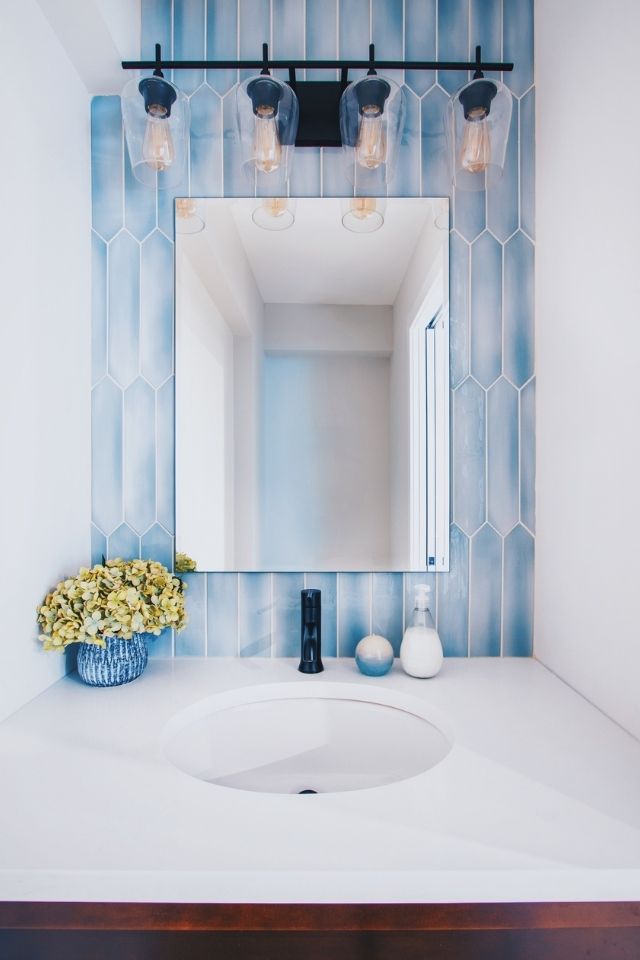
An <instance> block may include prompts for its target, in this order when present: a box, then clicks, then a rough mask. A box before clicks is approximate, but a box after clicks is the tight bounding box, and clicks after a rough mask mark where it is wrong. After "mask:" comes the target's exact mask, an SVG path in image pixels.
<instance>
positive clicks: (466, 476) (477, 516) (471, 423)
mask: <svg viewBox="0 0 640 960" xmlns="http://www.w3.org/2000/svg"><path fill="white" fill-rule="evenodd" d="M485 402H486V401H485V392H484V390H483V389H482V387H480V386H478V384H477V383H476V382H475V380H472V379H471V378H470V377H469V378H468V379H467V380H465V381H464V383H463V384H461V385H460V386H459V387H458V388H457V390H455V391H454V394H453V445H452V446H453V465H452V466H453V519H454V521H455V523H456V524H457V525H458V526H459V527H460V529H461V530H464V532H465V533H468V534H472V533H474V531H475V530H477V529H478V527H480V526H481V525H482V524H483V523H484V521H485V516H486V489H485V456H486V450H485V431H486V410H485Z"/></svg>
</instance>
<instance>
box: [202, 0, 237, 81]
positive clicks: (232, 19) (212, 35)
mask: <svg viewBox="0 0 640 960" xmlns="http://www.w3.org/2000/svg"><path fill="white" fill-rule="evenodd" d="M237 32H238V0H215V3H207V60H227V59H228V57H229V44H230V43H231V46H232V49H234V50H235V45H236V36H237ZM237 74H238V71H237V70H208V71H207V83H208V84H209V86H210V87H212V88H213V89H214V90H215V91H216V93H219V94H220V95H221V96H223V95H224V94H225V93H226V92H227V91H228V90H230V89H231V87H233V86H234V85H235V83H236V81H237Z"/></svg>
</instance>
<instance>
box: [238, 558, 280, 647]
mask: <svg viewBox="0 0 640 960" xmlns="http://www.w3.org/2000/svg"><path fill="white" fill-rule="evenodd" d="M271 607H272V600H271V574H270V573H241V574H240V575H239V578H238V638H239V643H240V656H241V657H270V656H271Z"/></svg>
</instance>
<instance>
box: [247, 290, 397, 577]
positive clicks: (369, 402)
mask: <svg viewBox="0 0 640 960" xmlns="http://www.w3.org/2000/svg"><path fill="white" fill-rule="evenodd" d="M349 309H350V308H349V307H347V310H349ZM389 366H390V361H389V358H388V357H384V356H380V355H376V354H374V353H371V352H370V351H367V353H365V354H360V353H347V352H341V353H333V354H327V353H322V352H318V351H310V352H308V353H301V352H294V353H292V354H290V355H280V354H276V355H273V354H272V355H266V356H265V362H264V404H263V420H262V424H263V426H262V441H263V444H262V489H261V507H262V509H261V513H260V520H261V525H262V538H261V553H260V564H259V567H260V568H261V569H265V570H305V569H310V570H365V569H367V570H388V569H389V567H390V530H389Z"/></svg>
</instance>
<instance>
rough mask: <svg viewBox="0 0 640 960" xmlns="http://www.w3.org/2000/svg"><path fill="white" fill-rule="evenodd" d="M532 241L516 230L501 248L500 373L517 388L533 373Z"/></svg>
mask: <svg viewBox="0 0 640 960" xmlns="http://www.w3.org/2000/svg"><path fill="white" fill-rule="evenodd" d="M533 337H534V317H533V244H532V243H531V241H530V240H528V239H527V237H525V235H524V233H522V231H520V230H518V232H517V233H516V234H514V236H513V237H512V238H511V240H509V242H508V243H507V244H506V245H505V248H504V373H505V376H507V377H509V379H510V380H511V382H512V383H514V384H515V385H516V386H517V387H520V386H522V384H523V383H526V382H527V380H529V379H530V378H531V377H532V376H533V350H534V347H533Z"/></svg>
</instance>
